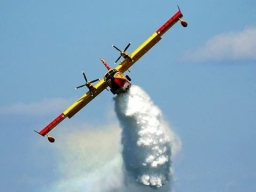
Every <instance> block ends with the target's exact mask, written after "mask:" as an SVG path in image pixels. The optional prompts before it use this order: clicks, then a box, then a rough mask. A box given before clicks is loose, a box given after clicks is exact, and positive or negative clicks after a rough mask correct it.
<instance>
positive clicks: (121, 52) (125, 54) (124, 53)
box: [112, 42, 131, 63]
mask: <svg viewBox="0 0 256 192" xmlns="http://www.w3.org/2000/svg"><path fill="white" fill-rule="evenodd" d="M130 45H131V42H130V43H128V45H127V46H126V47H125V48H124V50H123V51H122V50H120V49H119V48H118V47H116V46H115V45H112V47H114V48H115V49H116V50H117V51H119V52H120V56H119V57H118V58H117V60H116V61H115V63H117V61H118V60H119V59H121V57H124V58H126V57H127V56H128V55H127V53H126V52H125V51H126V50H127V49H128V48H129V47H130Z"/></svg>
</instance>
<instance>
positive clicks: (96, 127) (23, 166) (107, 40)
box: [0, 0, 256, 192]
mask: <svg viewBox="0 0 256 192" xmlns="http://www.w3.org/2000/svg"><path fill="white" fill-rule="evenodd" d="M177 4H178V5H179V6H180V7H181V9H182V12H183V14H184V18H185V19H186V20H187V22H188V24H189V25H188V28H186V29H184V28H182V27H181V26H180V25H179V24H177V25H175V26H174V27H173V28H172V29H171V30H170V31H168V33H166V34H165V35H164V36H163V39H162V40H161V41H160V42H159V43H158V44H157V45H156V46H155V47H154V48H153V49H152V50H150V51H149V52H148V53H147V54H146V55H145V56H144V57H143V58H142V59H141V60H139V61H138V62H137V63H136V65H134V66H133V67H132V68H131V73H130V74H129V76H130V77H131V78H132V83H134V84H136V85H138V86H140V87H142V88H143V89H144V90H145V91H146V92H147V93H148V94H149V95H150V97H151V98H152V100H153V101H154V102H155V104H156V105H158V106H159V108H160V109H161V110H162V112H163V114H164V116H165V119H166V120H167V121H168V122H169V124H171V126H172V127H173V129H174V130H175V132H176V134H177V135H178V136H179V137H180V139H181V142H182V149H181V151H180V153H179V155H178V156H177V157H176V159H175V160H174V163H173V168H174V170H175V183H174V189H175V191H176V192H185V191H197V192H203V191H210V192H215V191H221V192H230V191H232V192H238V191H247V192H254V191H255V190H256V184H255V179H256V174H255V173H256V166H255V162H256V151H255V150H256V145H255V142H254V140H255V136H256V129H255V127H256V120H255V114H256V100H255V98H256V65H255V61H256V54H255V53H256V35H255V34H256V15H255V10H256V8H255V7H256V1H255V0H245V1H238V0H234V1H232V2H230V1H225V0H224V1H210V2H206V1H202V0H199V1H196V2H192V1H189V2H187V1H183V0H181V1H177V0H176V1H172V2H170V1H167V0H162V1H153V2H149V1H146V0H141V1H135V0H131V1H128V2H127V1H117V0H110V1H60V0H56V1H44V2H42V1H22V2H21V1H20V2H17V1H13V0H8V1H7V0H2V1H1V2H0V17H1V21H0V31H1V32H0V42H1V43H0V66H1V70H0V90H1V99H0V127H1V130H2V139H1V141H0V155H1V158H0V165H1V172H0V181H1V182H0V184H1V185H0V189H1V191H7V190H8V191H11V192H16V191H33V192H34V191H63V190H60V188H58V186H60V185H61V183H63V182H64V181H65V179H68V180H69V181H70V180H71V179H72V178H77V175H81V174H80V172H78V170H85V172H90V173H92V174H102V175H104V173H103V172H106V173H108V172H109V171H110V170H111V168H109V167H108V168H106V164H107V163H109V164H110V165H109V166H110V167H111V165H114V164H115V163H113V162H115V161H117V160H116V159H115V157H116V155H118V154H119V153H120V148H121V147H120V146H119V145H120V144H119V143H120V138H119V137H120V128H119V127H118V122H117V120H116V117H115V113H114V110H113V105H114V102H113V99H112V98H113V96H112V95H111V94H110V93H109V92H106V91H105V92H104V93H102V94H101V95H100V96H99V97H98V98H96V99H95V100H94V101H93V102H92V103H90V104H89V105H88V106H87V107H86V108H84V109H83V110H82V111H81V112H80V113H79V114H77V115H76V116H75V117H74V118H72V119H66V120H65V121H64V122H63V123H62V124H60V125H59V126H58V127H57V129H56V130H54V131H53V135H54V136H56V139H57V141H56V143H55V144H54V145H50V144H49V143H48V142H47V141H46V139H45V138H41V137H38V135H36V134H35V133H34V132H33V130H34V129H36V130H40V129H41V128H42V127H44V126H45V125H46V124H47V123H49V122H50V121H51V120H52V119H53V118H55V117H56V116H57V115H59V114H60V113H61V112H62V111H63V110H64V109H65V108H66V107H67V106H68V105H69V104H71V103H72V102H73V101H75V100H76V99H77V98H78V97H80V96H81V95H82V94H83V93H84V92H85V91H86V90H83V89H80V90H75V89H74V87H76V86H78V85H80V84H82V83H83V78H82V75H81V71H85V72H86V74H87V77H88V78H89V79H94V78H101V77H102V76H103V75H104V73H105V68H104V67H103V66H102V64H101V62H100V58H104V59H105V60H106V61H107V62H108V63H109V64H110V65H111V66H114V61H115V59H116V58H117V57H118V52H116V51H115V50H114V49H113V48H112V47H111V45H112V44H114V45H116V46H118V47H120V48H123V47H125V46H126V45H127V43H128V42H132V45H131V47H130V48H129V51H130V52H131V51H133V50H134V49H135V48H136V47H137V46H138V45H140V43H142V42H143V41H144V40H145V39H146V38H147V37H148V36H149V35H151V34H152V33H153V32H154V31H155V30H157V29H158V28H159V27H160V26H161V25H162V24H163V23H164V22H165V21H166V20H167V19H168V18H169V17H170V16H172V15H173V14H174V13H175V12H176V11H177V7H176V5H177ZM78 135H82V136H84V137H82V138H78ZM83 138H84V139H83ZM80 140H83V142H82V141H81V142H80ZM81 161H82V162H83V161H85V162H84V164H83V166H82V167H81V164H79V162H81ZM109 169H110V170H109ZM96 170H97V171H98V170H102V173H101V172H99V173H97V171H96ZM115 170H116V171H117V172H118V171H119V170H118V169H115ZM112 172H113V171H112ZM113 174H114V172H113V173H112V175H113ZM95 177H96V176H95ZM109 177H111V176H109ZM113 177H114V176H113ZM73 185H75V182H74V183H73ZM88 185H89V184H88ZM83 190H84V189H81V188H79V189H78V190H77V191H83Z"/></svg>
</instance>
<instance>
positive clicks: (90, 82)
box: [90, 79, 100, 83]
mask: <svg viewBox="0 0 256 192" xmlns="http://www.w3.org/2000/svg"><path fill="white" fill-rule="evenodd" d="M99 80H100V79H95V80H93V81H90V83H94V82H96V81H99Z"/></svg>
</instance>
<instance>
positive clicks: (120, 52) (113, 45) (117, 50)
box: [112, 45, 122, 53]
mask: <svg viewBox="0 0 256 192" xmlns="http://www.w3.org/2000/svg"><path fill="white" fill-rule="evenodd" d="M112 47H114V48H115V49H116V50H117V51H119V52H120V53H122V51H121V50H120V49H118V48H117V47H116V46H115V45H112Z"/></svg>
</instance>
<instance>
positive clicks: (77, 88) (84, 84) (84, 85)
mask: <svg viewBox="0 0 256 192" xmlns="http://www.w3.org/2000/svg"><path fill="white" fill-rule="evenodd" d="M84 86H86V84H84V85H80V86H78V87H76V89H79V88H81V87H84Z"/></svg>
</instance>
